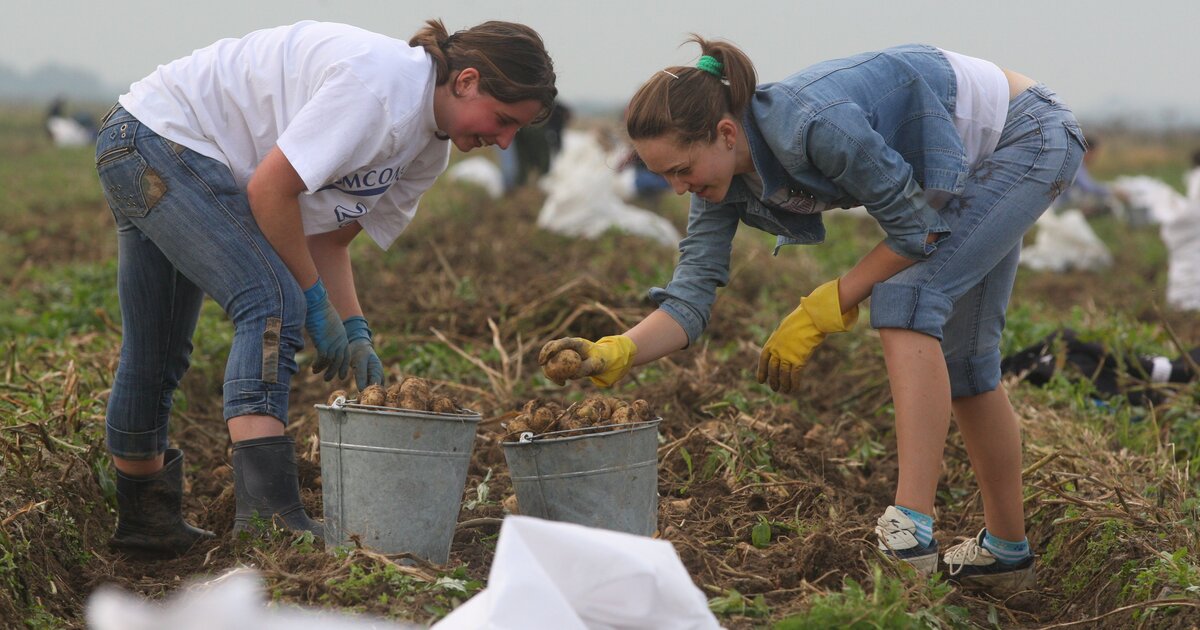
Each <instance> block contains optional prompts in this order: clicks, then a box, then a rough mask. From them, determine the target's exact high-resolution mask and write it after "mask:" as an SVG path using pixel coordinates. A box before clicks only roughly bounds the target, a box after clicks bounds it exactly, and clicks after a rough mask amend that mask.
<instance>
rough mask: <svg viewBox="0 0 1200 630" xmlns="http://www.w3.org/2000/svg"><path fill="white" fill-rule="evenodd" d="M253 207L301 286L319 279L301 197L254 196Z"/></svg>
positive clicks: (253, 210) (271, 242)
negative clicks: (301, 209)
mask: <svg viewBox="0 0 1200 630" xmlns="http://www.w3.org/2000/svg"><path fill="white" fill-rule="evenodd" d="M250 211H251V212H252V213H253V214H254V220H255V221H256V222H257V223H258V229H260V230H262V233H263V236H265V237H267V242H269V243H270V244H271V247H273V248H274V249H275V253H277V254H279V257H280V258H281V259H282V260H283V264H284V265H286V266H287V268H288V271H290V272H292V276H293V277H295V278H296V282H297V283H299V285H300V288H301V289H306V288H308V287H311V286H312V285H313V284H315V283H316V281H317V268H316V265H315V264H314V263H313V260H312V256H311V255H310V254H309V251H308V245H307V243H306V242H305V239H304V225H303V223H302V222H301V220H300V201H299V200H298V199H297V198H296V197H290V198H288V197H280V196H275V195H260V196H253V195H252V196H251V197H250Z"/></svg>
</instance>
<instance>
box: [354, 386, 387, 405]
mask: <svg viewBox="0 0 1200 630" xmlns="http://www.w3.org/2000/svg"><path fill="white" fill-rule="evenodd" d="M386 400H387V392H385V391H383V387H381V386H379V385H371V386H369V387H367V388H366V389H364V390H362V391H361V392H359V394H358V404H360V405H371V406H374V407H379V406H381V405H383V403H384V402H385V401H386Z"/></svg>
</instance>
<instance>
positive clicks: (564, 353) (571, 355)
mask: <svg viewBox="0 0 1200 630" xmlns="http://www.w3.org/2000/svg"><path fill="white" fill-rule="evenodd" d="M582 363H583V360H582V359H581V358H580V357H579V353H578V352H575V351H574V350H571V349H566V350H559V351H558V352H555V353H554V355H553V356H551V357H550V360H549V361H547V362H546V365H545V367H543V368H542V372H543V373H545V375H546V378H548V379H550V380H552V381H554V382H555V383H556V384H558V385H566V383H567V381H569V380H571V379H573V378H576V377H577V376H578V372H579V366H580V365H581V364H582Z"/></svg>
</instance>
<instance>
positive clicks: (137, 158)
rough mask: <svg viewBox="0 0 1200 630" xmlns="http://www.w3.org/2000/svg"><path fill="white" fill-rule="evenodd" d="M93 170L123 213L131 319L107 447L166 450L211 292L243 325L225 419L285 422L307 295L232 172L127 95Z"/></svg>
mask: <svg viewBox="0 0 1200 630" xmlns="http://www.w3.org/2000/svg"><path fill="white" fill-rule="evenodd" d="M96 170H97V172H98V174H99V176H100V182H101V184H102V185H103V187H104V196H105V198H106V199H107V201H108V205H109V207H110V208H111V209H112V213H113V217H114V218H115V220H116V227H117V242H118V254H119V262H118V271H117V291H118V293H119V296H120V300H121V317H122V326H123V334H122V340H121V362H120V365H119V366H118V368H117V374H116V377H115V379H114V381H113V386H112V393H111V395H110V396H109V399H108V413H107V423H106V432H107V441H108V448H109V451H110V452H111V453H112V454H113V455H115V456H117V457H121V458H124V459H134V460H139V459H151V458H153V457H155V456H156V455H158V454H159V453H162V452H163V451H164V450H166V448H167V426H168V418H169V416H170V413H171V404H172V398H173V395H174V392H175V390H176V389H177V388H178V386H179V380H180V379H181V378H182V377H183V374H184V372H185V371H187V368H188V364H189V357H190V356H191V352H192V335H193V333H194V332H195V330H196V322H197V320H198V319H199V316H200V305H201V302H202V301H203V299H204V296H205V295H206V294H207V295H209V296H211V297H212V298H213V299H214V300H215V301H216V302H217V303H218V304H219V305H220V306H221V308H222V309H224V311H225V313H226V314H227V315H228V317H229V319H230V320H231V321H232V323H233V326H234V329H235V332H234V336H233V345H232V347H231V348H230V351H229V358H228V361H227V362H226V365H225V379H224V384H223V386H222V392H223V395H224V416H225V419H226V420H229V419H230V418H234V417H237V416H243V415H249V414H255V415H268V416H274V417H275V418H278V419H279V420H280V421H281V422H283V423H285V424H286V423H287V412H288V390H289V383H290V382H291V378H292V375H294V374H295V373H296V369H297V366H296V362H295V359H294V357H295V354H296V352H297V351H298V350H299V349H300V348H302V347H303V345H304V343H303V338H302V337H301V329H302V327H303V324H304V309H305V303H304V295H303V293H302V292H301V290H300V287H299V285H298V284H297V283H296V280H295V278H294V277H293V276H292V274H291V273H290V272H289V271H288V269H287V267H286V266H285V265H284V264H283V261H282V260H281V259H280V258H279V256H278V254H276V253H275V250H274V248H272V247H271V244H270V243H269V242H268V241H267V239H266V237H265V236H263V234H262V232H261V231H260V230H259V228H258V223H257V222H256V221H255V220H254V216H253V215H252V214H251V212H250V204H249V201H248V200H247V198H246V193H245V191H243V190H242V189H241V187H240V186H238V185H237V182H235V181H234V177H233V173H232V172H230V170H229V168H228V167H227V166H226V165H225V164H223V163H221V162H219V161H217V160H214V159H212V158H208V157H205V156H203V155H201V154H199V153H196V152H195V151H192V150H190V149H187V148H185V147H183V146H182V145H180V144H177V143H175V142H172V141H170V140H167V139H165V138H163V137H161V136H159V135H158V134H157V133H155V132H154V131H152V130H151V129H150V128H149V127H147V126H145V125H144V124H142V123H141V122H139V121H138V120H137V118H134V117H133V116H132V115H131V114H129V113H128V112H126V111H125V110H124V109H123V108H121V107H120V106H117V107H114V108H113V110H112V111H111V112H110V113H109V115H108V116H107V117H106V118H105V120H104V122H103V123H102V124H101V129H100V133H99V137H98V139H97V142H96Z"/></svg>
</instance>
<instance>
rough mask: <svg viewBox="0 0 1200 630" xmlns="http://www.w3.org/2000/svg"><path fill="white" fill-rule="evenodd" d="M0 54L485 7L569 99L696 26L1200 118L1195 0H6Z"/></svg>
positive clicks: (409, 29)
mask: <svg viewBox="0 0 1200 630" xmlns="http://www.w3.org/2000/svg"><path fill="white" fill-rule="evenodd" d="M4 13H5V18H4V19H3V20H0V64H4V65H8V66H10V67H14V68H16V69H17V70H19V71H22V72H29V71H31V70H33V69H35V68H37V67H40V66H43V65H45V64H49V63H56V64H60V65H66V66H75V67H79V68H82V69H85V70H88V71H91V72H94V73H95V74H97V75H98V76H99V77H100V78H101V79H102V80H103V81H105V82H107V83H109V84H112V85H114V86H126V85H128V84H129V83H131V82H133V81H136V80H137V79H139V78H141V77H142V76H145V75H146V74H148V73H150V72H151V71H153V70H154V68H155V67H156V66H157V65H158V64H161V63H166V62H168V61H170V60H172V59H175V58H178V57H181V56H184V55H187V54H188V53H189V52H191V51H192V50H193V49H195V48H200V47H203V46H206V45H208V44H210V43H212V42H213V41H216V40H217V39H220V38H223V37H237V36H240V35H243V34H245V33H247V32H250V31H252V30H255V29H259V28H265V27H270V26H278V25H281V24H290V23H292V22H295V21H298V20H302V19H317V20H327V21H336V22H345V23H349V24H354V25H356V26H360V27H363V28H367V29H370V30H374V31H377V32H380V33H384V34H386V35H390V36H393V37H397V38H400V39H408V37H409V36H411V35H412V33H413V32H414V31H416V30H417V28H418V27H419V26H420V25H421V23H422V21H423V20H424V19H426V18H430V17H441V18H443V19H444V20H445V22H446V25H447V27H449V28H450V29H451V30H452V31H453V30H457V29H461V28H465V27H468V26H471V25H473V24H476V23H478V22H481V21H484V20H487V19H504V20H512V21H518V22H524V23H526V24H528V25H530V26H532V27H534V28H535V29H537V30H538V31H539V32H540V33H541V34H542V36H543V38H545V40H546V44H547V47H548V49H549V50H550V54H551V56H552V57H553V58H554V61H555V66H556V68H557V70H558V76H559V81H558V86H559V91H560V94H561V95H562V97H563V98H564V99H565V100H566V101H567V102H568V103H569V102H570V101H572V100H575V101H590V102H604V103H623V102H624V101H625V100H627V99H628V97H629V96H630V95H631V94H632V93H633V91H634V90H635V89H636V88H637V86H638V85H640V84H641V82H642V81H644V80H645V79H646V78H647V77H648V76H649V75H650V74H651V73H652V72H654V71H656V70H658V69H659V68H662V67H663V66H666V65H671V64H678V63H690V62H691V61H692V60H693V59H694V57H695V56H696V54H697V53H696V48H695V46H688V47H684V48H679V44H680V42H681V41H682V40H683V39H684V38H685V37H686V35H687V33H688V32H689V31H695V32H698V33H700V34H702V35H704V36H706V37H723V38H725V39H729V40H731V41H733V42H734V43H736V44H738V45H740V46H742V48H743V49H744V50H746V51H747V52H748V53H749V54H750V57H751V59H753V60H754V62H755V64H756V66H757V67H758V71H759V76H760V80H762V81H764V82H765V81H771V80H776V79H779V78H782V77H784V76H787V75H789V74H791V73H793V72H795V71H797V70H799V69H801V68H803V67H805V66H807V65H808V64H811V63H814V62H817V61H820V60H823V59H830V58H834V57H840V56H844V55H847V54H852V53H856V52H861V51H865V50H874V49H878V48H882V47H886V46H890V45H893V44H901V43H909V42H924V43H929V44H934V45H937V46H940V47H942V48H947V49H950V50H954V51H957V52H961V53H964V54H968V55H972V56H976V57H983V58H985V59H989V60H991V61H994V62H996V63H997V64H999V65H1001V66H1004V67H1008V68H1012V69H1014V70H1017V71H1019V72H1022V73H1024V74H1027V75H1029V76H1032V77H1034V78H1035V79H1038V80H1040V81H1043V82H1044V83H1046V84H1048V85H1049V86H1050V87H1051V88H1053V89H1054V90H1056V91H1057V92H1058V93H1059V94H1060V95H1061V96H1062V97H1063V98H1064V100H1066V101H1067V102H1068V103H1070V104H1071V105H1072V106H1073V107H1074V108H1075V110H1076V112H1077V113H1079V114H1080V115H1081V116H1089V115H1090V116H1099V115H1105V114H1108V113H1111V112H1113V111H1114V110H1116V111H1127V110H1130V109H1135V110H1140V111H1153V112H1172V111H1173V112H1175V115H1176V116H1180V117H1182V118H1185V119H1189V120H1200V45H1198V44H1197V40H1198V35H1197V32H1198V31H1197V25H1200V0H1144V1H1141V2H1131V1H1129V0H1120V1H1117V0H1087V1H1083V0H1036V1H1035V0H1003V1H999V0H996V1H991V2H982V1H976V0H958V1H956V2H939V1H934V0H890V1H886V0H885V1H878V2H865V1H858V0H837V1H819V2H805V1H802V0H778V1H770V2H762V1H755V0H740V1H737V2H715V1H713V0H691V1H689V2H654V1H652V0H591V1H589V2H576V1H574V0H518V1H510V2H500V1H491V2H485V1H482V0H440V1H431V0H390V1H382V0H364V1H356V0H238V1H233V0H192V1H190V2H179V1H174V0H167V1H164V0H106V1H99V2H96V1H92V0H59V1H57V2H54V1H49V2H47V1H40V2H27V1H25V0H8V2H7V3H6V10H5V12H4Z"/></svg>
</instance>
